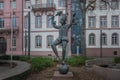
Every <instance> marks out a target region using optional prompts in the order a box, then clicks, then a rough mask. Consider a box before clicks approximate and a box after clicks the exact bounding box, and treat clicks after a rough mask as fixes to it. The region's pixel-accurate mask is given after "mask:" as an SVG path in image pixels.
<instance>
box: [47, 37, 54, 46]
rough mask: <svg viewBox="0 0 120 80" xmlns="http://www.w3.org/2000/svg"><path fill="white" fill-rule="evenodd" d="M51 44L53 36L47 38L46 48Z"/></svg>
mask: <svg viewBox="0 0 120 80" xmlns="http://www.w3.org/2000/svg"><path fill="white" fill-rule="evenodd" d="M52 42H53V36H51V35H49V36H47V47H50V46H51V44H52Z"/></svg>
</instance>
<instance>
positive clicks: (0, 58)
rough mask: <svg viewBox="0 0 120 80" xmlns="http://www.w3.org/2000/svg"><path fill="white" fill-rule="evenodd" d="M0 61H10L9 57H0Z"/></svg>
mask: <svg viewBox="0 0 120 80" xmlns="http://www.w3.org/2000/svg"><path fill="white" fill-rule="evenodd" d="M0 60H10V56H9V55H3V56H0Z"/></svg>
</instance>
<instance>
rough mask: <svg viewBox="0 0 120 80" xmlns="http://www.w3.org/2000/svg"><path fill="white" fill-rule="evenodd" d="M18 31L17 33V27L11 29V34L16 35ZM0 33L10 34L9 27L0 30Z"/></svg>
mask: <svg viewBox="0 0 120 80" xmlns="http://www.w3.org/2000/svg"><path fill="white" fill-rule="evenodd" d="M18 31H19V27H18V26H16V27H13V33H16V32H18ZM0 33H11V27H10V26H7V27H3V28H0Z"/></svg>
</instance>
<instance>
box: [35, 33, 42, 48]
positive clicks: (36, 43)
mask: <svg viewBox="0 0 120 80" xmlns="http://www.w3.org/2000/svg"><path fill="white" fill-rule="evenodd" d="M37 38H39V42H38V40H37ZM35 47H36V48H41V47H42V36H40V35H37V36H35Z"/></svg>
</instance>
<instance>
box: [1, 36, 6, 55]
mask: <svg viewBox="0 0 120 80" xmlns="http://www.w3.org/2000/svg"><path fill="white" fill-rule="evenodd" d="M6 48H7V46H6V40H5V38H4V37H0V54H5V53H6Z"/></svg>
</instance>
